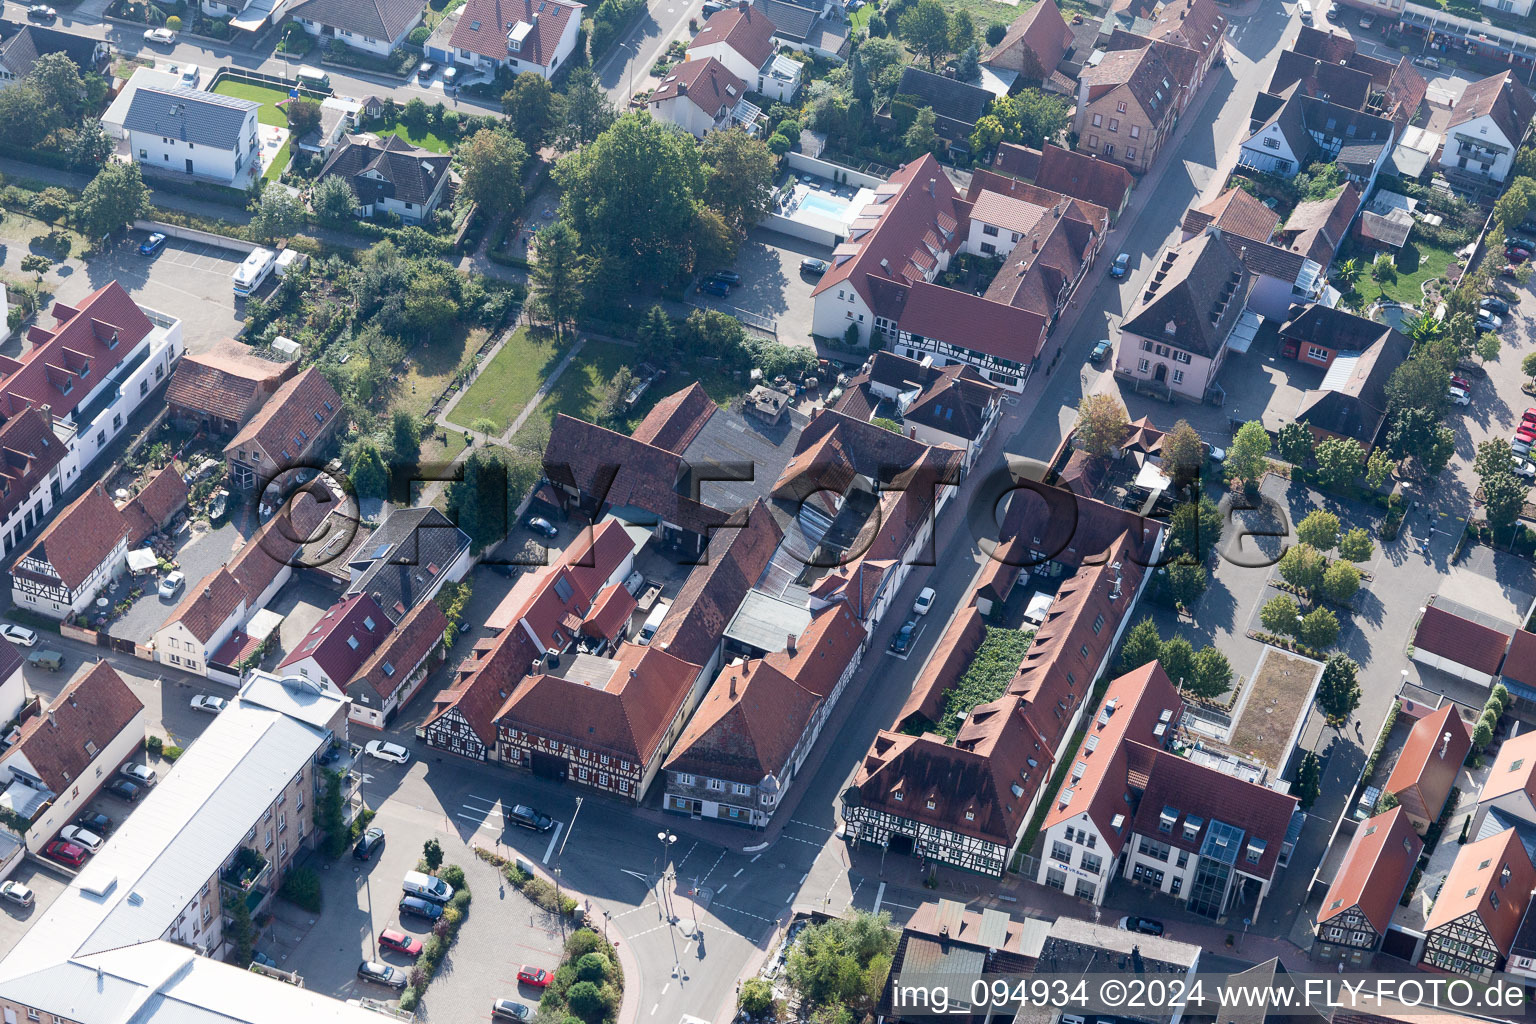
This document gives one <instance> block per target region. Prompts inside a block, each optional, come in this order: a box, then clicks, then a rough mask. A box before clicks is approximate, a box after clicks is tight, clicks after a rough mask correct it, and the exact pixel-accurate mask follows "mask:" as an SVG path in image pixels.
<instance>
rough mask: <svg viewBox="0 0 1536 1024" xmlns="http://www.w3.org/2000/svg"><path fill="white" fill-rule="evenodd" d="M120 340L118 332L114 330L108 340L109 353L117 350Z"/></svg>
mask: <svg viewBox="0 0 1536 1024" xmlns="http://www.w3.org/2000/svg"><path fill="white" fill-rule="evenodd" d="M119 340H120V339H119V337H118V333H117V331H115V330H114V331H113V332H112V337H110V338H108V339H107V351H108V352H110V351H112V350H113V349H115V348H117V343H118V341H119Z"/></svg>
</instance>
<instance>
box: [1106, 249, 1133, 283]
mask: <svg viewBox="0 0 1536 1024" xmlns="http://www.w3.org/2000/svg"><path fill="white" fill-rule="evenodd" d="M1130 272H1131V254H1130V253H1128V252H1123V253H1121V254H1120V255H1119V256H1116V257H1115V262H1113V263H1111V264H1110V265H1109V276H1110V277H1113V278H1115V279H1116V280H1118V279H1120V278H1122V277H1124V276H1125V275H1126V274H1129V273H1130Z"/></svg>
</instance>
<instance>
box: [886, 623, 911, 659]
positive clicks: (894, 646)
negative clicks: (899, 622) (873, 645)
mask: <svg viewBox="0 0 1536 1024" xmlns="http://www.w3.org/2000/svg"><path fill="white" fill-rule="evenodd" d="M916 633H917V620H916V619H912V620H911V621H909V622H907V623H905V624H904V625H903V626H902V627H901V628H900V629H898V630H897V631H896V635H895V636H893V637H891V650H893V651H895V652H896V653H897V654H900V653H902V652H903V651H905V650H906V649H907V648H908V647H911V646H912V637H913V636H914V635H915V634H916Z"/></svg>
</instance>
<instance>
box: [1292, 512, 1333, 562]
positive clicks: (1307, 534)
mask: <svg viewBox="0 0 1536 1024" xmlns="http://www.w3.org/2000/svg"><path fill="white" fill-rule="evenodd" d="M1296 539H1297V540H1299V541H1301V542H1302V543H1303V544H1310V545H1312V547H1314V548H1317V550H1319V551H1327V550H1329V549H1330V548H1332V547H1333V546H1334V545H1335V544H1337V543H1338V542H1339V517H1338V516H1336V515H1334V514H1333V513H1332V512H1329V511H1328V510H1326V509H1321V508H1315V509H1313V510H1312V511H1311V512H1308V513H1307V514H1306V517H1305V518H1304V519H1302V521H1301V522H1299V523H1297V524H1296Z"/></svg>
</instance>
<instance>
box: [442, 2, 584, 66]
mask: <svg viewBox="0 0 1536 1024" xmlns="http://www.w3.org/2000/svg"><path fill="white" fill-rule="evenodd" d="M582 10H583V8H582V5H581V4H578V3H571V2H569V0H468V2H467V3H466V4H465V5H464V6H463V7H462V8H460V9H459V11H458V12H457V13H456V15H452V16H450V17H456V19H457V20H455V21H453V22H452V27H451V29H450V28H449V21H450V19H449V18H444V19H443V23H442V24H441V25H439V27H438V29H437V30H436V31H434V32H433V34H432V38H431V39H429V40H428V41H427V46H426V54H427V56H428V57H431V58H432V59H433V60H441V61H449V62H452V63H455V64H463V65H467V66H468V67H470V68H473V69H475V70H477V71H486V72H490V73H492V74H494V73H495V72H496V71H498V70H500V69H502V68H505V69H506V70H508V71H510V72H511V73H512V74H514V75H517V74H521V73H522V72H524V71H532V72H533V73H534V74H537V75H541V76H543V77H544V78H552V77H554V74H555V72H556V71H557V70H558V69H560V68H562V67H564V66H565V63H566V61H567V60H569V59H570V56H571V52H572V51H573V50H575V49H576V37H577V36H578V35H579V34H580V32H581V12H582ZM445 36H446V38H444V37H445Z"/></svg>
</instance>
